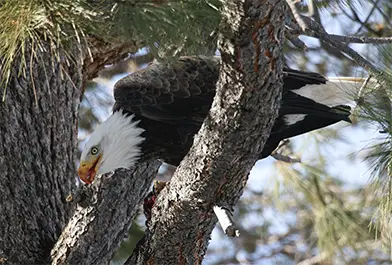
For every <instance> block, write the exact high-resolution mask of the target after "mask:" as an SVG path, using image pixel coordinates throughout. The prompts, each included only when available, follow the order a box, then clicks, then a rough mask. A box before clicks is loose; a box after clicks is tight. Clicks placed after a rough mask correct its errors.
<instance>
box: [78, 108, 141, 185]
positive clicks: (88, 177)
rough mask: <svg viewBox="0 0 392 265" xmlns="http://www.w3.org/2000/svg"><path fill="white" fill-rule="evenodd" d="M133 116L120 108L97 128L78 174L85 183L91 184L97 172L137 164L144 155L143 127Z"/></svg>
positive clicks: (102, 172)
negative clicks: (142, 147) (141, 145)
mask: <svg viewBox="0 0 392 265" xmlns="http://www.w3.org/2000/svg"><path fill="white" fill-rule="evenodd" d="M133 117H134V115H130V116H127V115H126V114H125V113H123V112H122V111H117V112H115V113H113V114H112V115H111V116H110V117H109V118H108V119H107V120H105V121H104V122H103V123H101V124H100V125H99V126H98V127H97V128H96V129H95V131H94V132H93V133H92V135H91V137H90V139H89V140H88V141H87V143H86V145H85V147H84V149H83V152H82V156H81V157H80V166H79V169H78V175H79V177H80V179H81V180H82V181H83V182H85V183H88V184H90V183H92V182H93V180H94V177H95V175H96V174H99V175H101V174H104V173H107V172H110V171H114V170H116V169H118V168H129V167H131V166H133V165H134V164H135V162H136V161H137V159H138V158H139V156H140V155H141V147H140V144H141V143H142V142H143V140H144V138H143V137H141V134H142V133H143V131H144V130H143V129H142V128H140V127H138V126H137V125H138V123H139V121H133Z"/></svg>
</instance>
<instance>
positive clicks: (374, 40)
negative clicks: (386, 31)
mask: <svg viewBox="0 0 392 265" xmlns="http://www.w3.org/2000/svg"><path fill="white" fill-rule="evenodd" d="M329 37H330V38H331V39H333V40H335V41H341V42H345V43H371V44H386V43H392V37H366V36H342V35H335V34H329Z"/></svg>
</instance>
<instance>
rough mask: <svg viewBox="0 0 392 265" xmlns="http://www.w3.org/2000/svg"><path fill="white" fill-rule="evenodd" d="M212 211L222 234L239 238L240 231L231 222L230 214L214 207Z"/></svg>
mask: <svg viewBox="0 0 392 265" xmlns="http://www.w3.org/2000/svg"><path fill="white" fill-rule="evenodd" d="M213 210H214V213H215V215H216V217H218V221H219V223H220V225H221V227H222V230H223V232H225V234H226V235H227V236H230V237H239V236H240V230H239V229H238V228H237V226H236V225H235V223H234V221H233V220H232V213H231V212H230V211H229V210H227V209H225V208H223V207H220V206H216V205H215V206H214V207H213Z"/></svg>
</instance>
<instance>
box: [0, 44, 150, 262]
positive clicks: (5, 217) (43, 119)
mask: <svg viewBox="0 0 392 265" xmlns="http://www.w3.org/2000/svg"><path fill="white" fill-rule="evenodd" d="M42 44H43V46H42V47H45V44H44V43H42ZM74 47H75V50H74V51H73V52H72V51H67V55H68V56H72V58H68V59H67V60H66V59H65V55H64V54H65V53H63V52H62V51H61V50H58V51H56V53H57V55H58V56H55V55H54V52H53V50H51V48H50V47H49V44H48V46H46V48H47V50H41V49H36V50H35V51H34V52H33V53H32V52H31V49H32V46H29V45H26V47H25V60H26V62H27V67H26V69H25V72H23V74H21V72H20V64H21V61H22V59H21V58H18V59H15V61H14V66H13V69H12V74H11V78H10V82H9V83H8V84H7V86H6V88H5V89H6V93H5V101H4V102H1V103H0V143H1V144H0V172H1V174H0V190H1V192H0V213H1V214H0V263H5V264H10V265H12V264H17V265H23V264H26V265H27V264H28V265H31V264H34V265H40V264H51V263H52V260H51V259H52V257H51V250H52V248H53V246H54V245H55V243H56V241H57V239H58V237H59V236H60V234H61V232H62V230H63V229H64V228H65V227H66V225H67V222H68V220H69V219H70V217H72V219H71V221H70V222H69V223H68V226H67V229H66V230H65V232H64V235H63V236H62V237H61V240H60V241H59V243H58V244H57V245H56V249H55V250H54V251H53V259H54V261H53V262H54V263H61V261H63V262H64V263H66V262H68V264H93V263H90V262H87V263H82V262H76V263H74V261H75V260H78V258H80V253H84V254H85V255H88V254H89V253H92V254H96V253H98V252H99V251H100V250H102V249H99V248H90V249H86V248H85V247H88V246H89V245H90V246H92V247H95V246H96V244H97V242H99V239H100V238H99V236H101V235H102V231H103V230H100V229H99V228H100V227H102V228H103V229H108V225H110V224H115V225H116V224H121V225H117V226H113V227H112V228H111V230H110V229H108V230H107V231H110V232H111V234H109V236H107V237H105V240H108V241H109V242H106V244H102V245H104V246H105V247H107V249H106V251H107V253H106V256H105V257H102V260H105V259H108V257H109V256H111V255H112V253H113V252H114V251H115V249H117V246H118V242H120V241H121V240H122V238H123V237H124V236H125V235H126V233H127V231H126V230H127V228H128V226H129V222H130V220H131V218H133V216H134V211H135V210H134V209H135V208H131V207H133V206H134V205H135V204H137V203H139V201H140V200H141V198H143V195H144V193H145V190H147V189H148V185H149V183H151V176H150V175H148V176H141V177H140V178H137V179H138V180H140V181H130V182H127V183H126V184H124V183H125V179H126V178H125V175H126V174H125V172H120V173H119V174H116V175H115V176H113V180H108V181H104V184H105V185H107V187H106V186H104V185H103V184H102V185H103V186H100V187H95V189H94V188H92V189H89V191H90V192H89V193H87V194H89V196H90V197H87V198H84V200H82V201H83V202H84V203H85V204H86V205H87V206H86V208H83V207H82V208H81V206H79V205H78V206H77V207H75V206H76V204H75V203H71V202H69V201H67V199H68V198H70V197H69V195H71V194H73V193H74V192H75V191H77V190H78V189H77V187H76V186H75V183H76V178H77V175H76V170H75V165H76V161H77V157H76V154H77V153H78V152H77V120H78V113H77V109H78V106H79V103H80V98H81V96H82V94H83V93H82V91H83V84H84V82H85V80H87V78H90V77H93V76H95V75H96V73H97V71H98V70H99V69H102V68H103V66H104V64H106V63H109V62H114V61H117V60H119V59H120V58H121V57H122V55H123V52H125V50H128V51H132V50H131V49H137V47H136V46H132V45H117V46H110V45H107V44H106V45H102V46H99V45H95V46H94V47H90V51H91V53H89V52H87V49H84V48H82V47H79V46H78V44H77V43H75V46H74ZM86 55H87V56H86ZM90 55H92V56H93V59H91V57H89V56H90ZM86 58H88V59H86ZM0 60H1V58H0ZM70 62H71V64H70ZM0 71H1V69H0ZM1 92H3V91H1ZM146 167H147V168H146ZM154 167H157V164H156V163H155V162H154V163H153V162H151V164H148V165H147V164H144V169H145V171H143V167H142V168H138V169H137V170H139V171H138V172H139V173H142V172H144V173H146V174H147V172H149V173H148V174H152V169H153V168H154ZM147 169H148V170H147ZM131 173H132V172H131ZM117 176H118V177H119V178H116V177H117ZM121 176H122V177H121ZM144 177H146V178H144ZM135 178H136V177H135ZM136 184H137V185H140V186H137V187H134V186H132V185H136ZM109 187H110V188H109ZM132 188H134V189H133V190H131V189H132ZM94 191H95V192H94ZM117 192H118V193H117ZM125 192H128V193H127V194H128V195H129V194H130V196H136V197H137V198H138V199H135V202H134V203H133V204H129V205H127V208H121V210H119V211H116V210H117V209H115V210H112V211H109V210H107V211H104V210H105V209H108V207H109V206H108V203H109V202H111V201H110V199H113V200H114V202H112V206H113V205H115V204H116V203H117V205H119V207H122V206H120V204H121V203H127V202H129V200H130V199H128V198H126V199H125V201H120V202H119V201H116V200H117V199H119V198H120V196H122V197H121V199H124V196H125ZM84 194H85V193H84ZM136 194H137V195H136ZM116 196H117V197H116ZM125 197H126V196H125ZM98 207H101V208H98ZM74 210H75V212H73V211H74ZM125 211H127V212H125ZM125 214H129V216H127V217H126V218H125V217H124V216H125ZM78 217H79V219H77V218H78ZM89 217H93V218H94V219H93V220H91V219H88V218H89ZM112 217H113V218H114V217H116V218H119V220H115V221H113V220H111V221H112V222H111V223H110V222H109V223H104V222H106V221H108V220H110V218H112ZM75 220H77V221H75ZM95 220H96V221H100V222H102V223H101V226H98V224H97V222H96V221H95ZM72 225H74V227H73V226H72ZM105 225H106V226H105ZM77 229H82V230H81V231H83V233H85V234H84V235H82V236H80V234H77V235H74V237H72V239H75V238H76V237H77V236H80V238H82V239H83V240H84V241H83V240H80V241H78V242H76V243H75V244H74V245H72V246H69V245H66V244H68V243H69V242H70V241H69V238H67V233H68V235H69V231H72V232H74V231H77ZM83 229H86V230H83ZM87 229H88V230H87ZM97 239H98V240H97ZM102 239H103V238H102ZM67 240H68V241H67ZM71 242H72V243H74V241H72V240H71ZM62 243H63V244H62ZM72 247H74V248H72ZM73 250H75V253H70V251H73ZM64 251H65V252H66V253H64ZM102 255H103V254H101V256H102ZM101 256H99V257H101ZM86 257H88V256H85V257H84V258H86Z"/></svg>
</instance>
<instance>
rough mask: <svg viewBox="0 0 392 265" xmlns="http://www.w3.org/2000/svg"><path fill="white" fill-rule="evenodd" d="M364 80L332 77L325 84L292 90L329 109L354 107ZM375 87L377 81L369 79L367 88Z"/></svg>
mask: <svg viewBox="0 0 392 265" xmlns="http://www.w3.org/2000/svg"><path fill="white" fill-rule="evenodd" d="M365 81H366V78H358V77H332V78H328V81H327V82H326V83H325V84H317V85H316V84H314V85H306V86H304V87H301V88H300V89H297V90H293V92H294V93H296V94H298V95H300V96H303V97H307V98H310V99H312V100H314V101H316V102H318V103H321V104H324V105H327V106H329V107H333V106H337V105H351V106H354V105H355V98H357V96H358V93H359V92H360V90H361V88H362V85H363V84H364V82H365ZM375 86H377V81H376V80H374V79H370V80H369V82H368V83H367V87H373V88H374V87H375Z"/></svg>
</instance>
